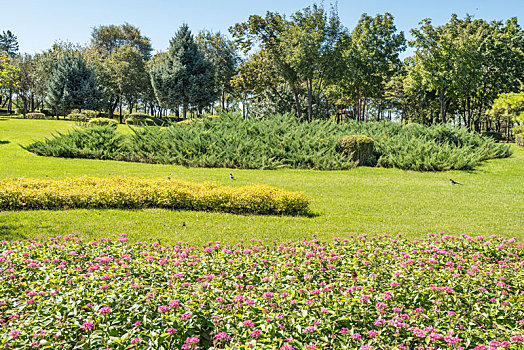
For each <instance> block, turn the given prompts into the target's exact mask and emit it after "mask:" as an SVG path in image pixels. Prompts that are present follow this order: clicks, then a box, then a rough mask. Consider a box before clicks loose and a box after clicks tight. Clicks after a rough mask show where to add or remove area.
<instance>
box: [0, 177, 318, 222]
mask: <svg viewBox="0 0 524 350" xmlns="http://www.w3.org/2000/svg"><path fill="white" fill-rule="evenodd" d="M309 204H310V200H309V199H307V198H306V197H305V196H304V195H303V194H302V193H301V192H290V191H285V190H283V189H279V188H275V187H271V186H266V185H249V186H241V187H228V186H220V185H217V184H214V183H191V182H188V181H183V180H175V179H170V178H157V179H140V178H133V177H115V178H93V177H80V178H67V179H64V180H49V179H31V178H19V179H4V180H0V209H4V210H19V209H56V208H150V207H156V208H170V209H187V210H205V211H222V212H229V213H246V214H247V213H250V214H279V215H280V214H284V215H302V214H309Z"/></svg>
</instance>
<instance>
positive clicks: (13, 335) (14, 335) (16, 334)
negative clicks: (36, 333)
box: [9, 330, 20, 338]
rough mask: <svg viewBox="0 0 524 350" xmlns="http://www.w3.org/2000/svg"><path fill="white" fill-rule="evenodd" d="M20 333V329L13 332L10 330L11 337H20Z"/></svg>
mask: <svg viewBox="0 0 524 350" xmlns="http://www.w3.org/2000/svg"><path fill="white" fill-rule="evenodd" d="M19 335H20V331H19V330H15V331H11V332H9V336H10V337H11V338H16V337H18V336H19Z"/></svg>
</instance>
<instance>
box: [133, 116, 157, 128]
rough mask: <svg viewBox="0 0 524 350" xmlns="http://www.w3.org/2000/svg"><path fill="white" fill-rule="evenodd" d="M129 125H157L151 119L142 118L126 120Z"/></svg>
mask: <svg viewBox="0 0 524 350" xmlns="http://www.w3.org/2000/svg"><path fill="white" fill-rule="evenodd" d="M126 124H127V125H135V126H154V125H156V123H155V121H154V120H153V119H151V118H150V117H147V118H145V117H141V116H131V117H129V118H127V119H126Z"/></svg>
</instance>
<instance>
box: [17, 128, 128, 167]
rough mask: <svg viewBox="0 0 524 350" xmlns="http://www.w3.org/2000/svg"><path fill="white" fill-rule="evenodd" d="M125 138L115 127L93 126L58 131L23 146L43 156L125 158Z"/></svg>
mask: <svg viewBox="0 0 524 350" xmlns="http://www.w3.org/2000/svg"><path fill="white" fill-rule="evenodd" d="M124 140H125V137H124V136H123V135H120V134H117V133H116V130H115V128H113V127H108V126H93V127H90V128H75V129H74V130H72V131H70V132H68V133H67V134H62V133H58V134H57V135H53V137H51V138H49V139H47V138H46V139H45V140H43V141H37V142H34V143H32V144H31V145H29V146H27V147H22V148H24V149H26V150H28V151H31V152H34V153H36V154H38V155H41V156H52V157H65V158H93V159H116V160H125V157H124V155H125V154H126V153H127V152H126V146H125V143H124Z"/></svg>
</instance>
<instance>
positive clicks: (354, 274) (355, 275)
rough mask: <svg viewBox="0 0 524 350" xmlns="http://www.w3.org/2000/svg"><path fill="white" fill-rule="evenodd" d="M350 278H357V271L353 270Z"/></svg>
mask: <svg viewBox="0 0 524 350" xmlns="http://www.w3.org/2000/svg"><path fill="white" fill-rule="evenodd" d="M351 278H353V281H356V280H357V279H358V275H357V271H354V270H353V273H352V274H351Z"/></svg>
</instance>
